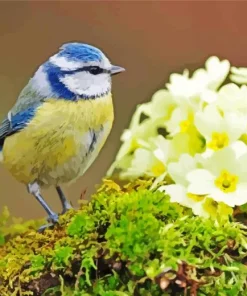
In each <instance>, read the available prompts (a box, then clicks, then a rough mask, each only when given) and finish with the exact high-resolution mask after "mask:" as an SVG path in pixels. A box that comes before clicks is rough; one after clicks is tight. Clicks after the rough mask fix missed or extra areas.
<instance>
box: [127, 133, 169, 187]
mask: <svg viewBox="0 0 247 296" xmlns="http://www.w3.org/2000/svg"><path fill="white" fill-rule="evenodd" d="M169 153H170V141H168V140H166V139H165V138H164V137H163V136H160V135H159V136H157V137H155V138H152V139H150V142H149V145H148V146H147V147H146V148H137V149H136V150H135V152H134V154H133V156H132V160H131V162H130V165H129V167H128V168H126V170H125V171H124V172H123V173H122V174H121V175H122V177H124V178H126V177H130V178H133V177H140V176H150V177H159V181H162V180H163V179H164V177H165V175H166V166H167V163H168V162H169Z"/></svg>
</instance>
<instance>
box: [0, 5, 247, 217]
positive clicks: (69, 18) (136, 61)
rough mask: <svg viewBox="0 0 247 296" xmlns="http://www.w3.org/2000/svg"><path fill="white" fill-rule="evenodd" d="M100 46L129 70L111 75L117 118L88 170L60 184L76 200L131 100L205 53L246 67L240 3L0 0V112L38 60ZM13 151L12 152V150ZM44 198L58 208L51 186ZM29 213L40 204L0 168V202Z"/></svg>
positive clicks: (104, 157)
mask: <svg viewBox="0 0 247 296" xmlns="http://www.w3.org/2000/svg"><path fill="white" fill-rule="evenodd" d="M69 41H81V42H86V43H91V44H93V45H96V46H98V47H100V48H102V49H103V50H104V51H105V52H106V53H107V55H108V56H109V57H110V59H111V60H112V62H114V63H116V64H119V65H122V66H124V67H125V68H126V69H127V72H125V73H124V74H121V75H119V76H117V77H116V78H114V81H113V86H114V88H113V93H114V97H115V114H116V119H115V124H114V128H113V130H112V133H111V136H110V138H109V140H108V142H107V144H106V145H105V147H104V149H103V151H102V152H101V154H100V156H99V157H98V159H97V160H96V162H95V163H94V164H93V166H92V167H91V168H90V169H89V170H88V172H87V173H86V175H85V176H84V177H82V178H81V179H79V180H78V181H77V183H76V184H74V185H72V186H70V187H68V188H65V192H66V193H67V195H68V196H69V198H70V199H71V200H72V201H73V202H74V203H76V200H77V199H78V198H79V196H80V193H81V191H82V190H83V189H85V187H87V188H88V194H89V193H90V192H92V191H93V189H94V185H95V184H96V183H98V182H100V179H101V177H102V176H103V175H104V173H105V172H106V170H107V168H108V167H109V165H110V163H111V162H112V161H113V159H114V156H115V154H116V152H117V150H118V147H119V144H120V142H119V137H120V134H121V132H122V130H123V129H124V127H126V126H127V125H128V122H129V120H130V117H131V114H132V113H133V111H134V109H135V106H136V104H138V103H141V102H144V101H147V100H149V99H150V97H151V95H152V93H153V92H154V91H155V90H156V89H158V88H159V87H161V86H162V85H164V83H165V82H166V81H167V79H168V76H169V74H170V73H171V72H173V71H181V70H182V69H183V68H184V67H189V68H190V69H194V68H195V67H198V66H201V65H202V63H203V62H204V60H205V59H206V58H207V57H208V56H210V55H218V56H219V57H221V58H227V59H229V60H230V61H231V62H232V63H234V64H235V65H242V66H246V65H247V3H245V2H236V1H234V2H229V1H228V2H223V1H218V2H209V1H207V2H202V1H200V3H198V2H194V1H193V2H188V1H182V2H176V1H173V2H167V1H162V2H158V1H149V2H148V1H145V2H142V1H130V2H127V1H123V2H121V1H107V2H105V1H101V2H96V1H93V2H92V1H91V2H72V1H69V2H68V1H67V2H65V1H63V2H58V1H57V2H46V1H44V2H43V3H41V2H37V1H30V2H19V1H18V2H11V1H10V2H0V90H1V95H0V115H1V117H2V116H3V115H4V114H5V113H6V112H7V111H8V109H9V108H11V106H12V104H13V103H14V101H15V99H16V97H17V95H18V93H19V92H20V90H21V89H22V88H23V87H24V85H25V84H26V82H27V81H28V79H29V77H30V76H31V75H32V74H33V72H34V71H35V69H36V68H37V66H38V65H39V64H41V63H42V62H43V61H44V60H46V59H47V57H48V56H50V55H51V54H52V53H53V52H55V51H56V50H57V49H58V47H59V46H60V45H61V44H62V43H65V42H69ZM16 153H18V151H17V152H16ZM44 194H45V197H46V198H47V200H48V201H49V203H50V204H51V206H53V207H54V209H56V210H59V203H58V198H57V196H56V195H55V193H54V190H53V189H51V190H48V191H46V192H44ZM3 205H8V206H9V208H10V210H11V213H12V214H13V215H15V216H23V217H25V218H35V217H41V216H43V215H44V212H43V210H42V208H41V207H40V206H39V205H38V204H37V202H36V201H35V200H34V198H32V197H31V196H29V195H28V194H27V193H26V189H25V187H24V186H23V185H21V184H19V183H17V181H15V180H14V179H13V178H12V177H11V176H10V174H9V173H8V172H7V171H6V170H5V169H4V168H3V167H2V166H1V167H0V208H2V206H3Z"/></svg>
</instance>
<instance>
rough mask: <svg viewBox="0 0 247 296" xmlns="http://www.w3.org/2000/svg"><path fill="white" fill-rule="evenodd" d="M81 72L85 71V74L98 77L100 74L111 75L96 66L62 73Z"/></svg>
mask: <svg viewBox="0 0 247 296" xmlns="http://www.w3.org/2000/svg"><path fill="white" fill-rule="evenodd" d="M83 71H86V72H89V73H91V74H93V75H98V74H101V73H109V74H110V73H111V72H110V71H109V70H106V69H102V68H100V67H98V66H86V67H83V68H78V69H76V70H71V71H69V70H68V71H63V73H64V74H73V73H77V72H83Z"/></svg>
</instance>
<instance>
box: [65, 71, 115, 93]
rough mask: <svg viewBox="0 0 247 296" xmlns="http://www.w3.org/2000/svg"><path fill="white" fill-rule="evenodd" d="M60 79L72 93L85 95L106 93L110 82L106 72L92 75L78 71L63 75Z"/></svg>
mask: <svg viewBox="0 0 247 296" xmlns="http://www.w3.org/2000/svg"><path fill="white" fill-rule="evenodd" d="M60 81H61V82H62V83H63V84H64V85H65V86H66V87H67V88H68V89H69V90H70V91H71V92H73V93H75V94H78V95H85V96H89V97H90V96H97V95H101V94H103V93H107V92H108V91H109V90H110V88H111V82H110V79H109V77H108V75H107V74H99V75H92V74H90V73H88V72H85V71H83V72H79V73H75V74H71V75H65V76H64V77H62V78H60Z"/></svg>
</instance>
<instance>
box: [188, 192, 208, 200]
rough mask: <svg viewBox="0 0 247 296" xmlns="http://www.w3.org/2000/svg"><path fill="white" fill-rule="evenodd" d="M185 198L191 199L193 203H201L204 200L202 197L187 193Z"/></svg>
mask: <svg viewBox="0 0 247 296" xmlns="http://www.w3.org/2000/svg"><path fill="white" fill-rule="evenodd" d="M187 196H188V197H189V198H191V199H193V200H194V201H202V200H203V199H204V195H197V194H193V193H187Z"/></svg>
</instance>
